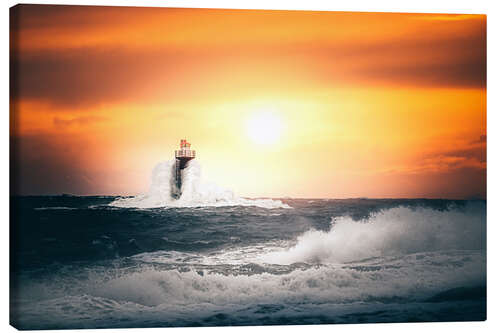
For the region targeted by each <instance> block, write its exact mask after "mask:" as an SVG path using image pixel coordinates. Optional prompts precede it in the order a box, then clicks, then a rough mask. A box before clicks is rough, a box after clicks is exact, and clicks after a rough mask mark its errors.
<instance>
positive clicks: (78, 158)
mask: <svg viewBox="0 0 500 333" xmlns="http://www.w3.org/2000/svg"><path fill="white" fill-rule="evenodd" d="M10 66H11V144H12V148H13V149H12V156H11V167H12V170H13V173H14V176H15V179H14V181H13V190H12V191H13V192H14V193H21V194H57V193H73V194H137V193H140V192H145V191H147V189H148V187H149V178H150V173H151V170H152V168H153V167H154V166H155V165H156V164H157V163H158V162H160V161H163V160H166V159H170V158H172V157H173V151H174V150H175V149H176V148H177V145H178V142H179V140H180V139H181V138H186V139H188V141H190V142H191V143H192V145H193V148H194V149H196V151H197V156H198V157H197V158H198V160H199V161H200V163H201V165H202V168H203V174H204V178H205V179H206V180H208V181H211V182H214V183H216V184H218V185H221V186H224V187H228V188H231V189H233V190H234V191H235V192H236V193H237V194H239V195H243V196H272V197H284V196H290V197H332V198H345V197H432V198H434V197H442V198H469V197H483V198H485V197H486V16H485V15H444V14H389V13H347V12H312V11H310V12H307V11H267V10H266V11H255V10H209V9H169V8H127V7H91V6H88V7H85V6H51V5H18V6H16V7H13V9H11V64H10ZM262 110H271V111H272V113H273V114H274V115H275V116H276V117H277V118H278V119H279V120H280V122H281V124H282V128H283V130H282V132H281V135H280V139H279V140H278V141H277V142H274V143H270V144H258V143H256V142H254V141H252V140H251V138H250V137H249V135H248V133H247V128H248V122H249V119H252V117H255V115H257V114H259V113H260V112H262Z"/></svg>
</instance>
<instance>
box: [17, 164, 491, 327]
mask: <svg viewBox="0 0 500 333" xmlns="http://www.w3.org/2000/svg"><path fill="white" fill-rule="evenodd" d="M193 162H195V161H192V162H190V165H189V166H188V168H187V169H185V170H184V171H183V176H182V177H183V186H182V191H181V194H180V196H176V195H175V193H173V191H175V188H173V186H174V185H173V184H174V182H173V180H172V174H173V173H172V167H173V165H174V163H173V162H172V161H167V162H162V163H160V164H158V166H157V167H156V168H155V169H154V171H153V174H152V178H151V186H150V189H149V191H148V192H147V193H145V194H142V195H139V196H75V195H57V196H12V197H11V198H10V212H11V221H10V322H11V324H12V325H13V326H14V327H16V328H18V329H22V330H33V329H82V328H126V327H172V326H173V327H178V326H228V325H231V326H232V325H234V326H239V325H287V324H294V325H297V324H335V323H389V322H427V321H481V320H485V319H486V201H485V200H445V199H365V198H354V199H315V198H302V199H294V198H260V199H259V198H258V199H255V198H242V197H238V196H237V195H235V194H234V193H233V192H232V191H230V190H226V189H223V188H220V187H218V186H216V185H213V184H206V183H203V182H202V180H201V166H200V164H199V163H197V162H196V163H193Z"/></svg>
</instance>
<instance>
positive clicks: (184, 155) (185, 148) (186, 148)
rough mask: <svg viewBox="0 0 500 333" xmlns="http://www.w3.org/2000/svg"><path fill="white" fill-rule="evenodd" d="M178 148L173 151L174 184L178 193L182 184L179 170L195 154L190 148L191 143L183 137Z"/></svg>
mask: <svg viewBox="0 0 500 333" xmlns="http://www.w3.org/2000/svg"><path fill="white" fill-rule="evenodd" d="M180 148H181V149H180V150H176V151H175V185H176V186H177V191H176V192H177V193H178V194H179V195H180V192H181V186H182V178H181V170H182V169H184V168H185V167H186V165H187V163H188V162H189V161H191V160H192V159H193V158H195V156H196V152H195V151H194V150H191V144H190V143H189V142H187V141H186V140H185V139H182V140H181V144H180Z"/></svg>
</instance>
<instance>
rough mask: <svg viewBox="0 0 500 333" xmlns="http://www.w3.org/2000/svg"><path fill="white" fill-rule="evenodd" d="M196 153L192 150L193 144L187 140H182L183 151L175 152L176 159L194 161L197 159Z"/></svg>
mask: <svg viewBox="0 0 500 333" xmlns="http://www.w3.org/2000/svg"><path fill="white" fill-rule="evenodd" d="M195 156H196V152H195V151H194V150H191V144H190V143H189V142H187V141H186V140H185V139H182V140H181V149H180V150H176V151H175V158H184V159H186V158H187V159H192V158H195Z"/></svg>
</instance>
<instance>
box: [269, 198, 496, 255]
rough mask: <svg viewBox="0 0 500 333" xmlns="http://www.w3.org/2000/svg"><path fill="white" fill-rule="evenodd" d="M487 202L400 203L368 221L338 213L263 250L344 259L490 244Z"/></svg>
mask: <svg viewBox="0 0 500 333" xmlns="http://www.w3.org/2000/svg"><path fill="white" fill-rule="evenodd" d="M485 214H486V210H485V208H484V204H483V203H477V204H468V206H467V207H465V208H462V209H451V210H445V211H439V210H434V209H430V208H416V209H411V208H407V207H397V208H391V209H387V210H383V211H380V212H378V213H375V214H372V215H371V216H370V217H369V218H367V219H366V220H364V221H354V220H353V219H352V218H351V217H347V216H346V217H340V218H335V219H332V227H331V229H330V230H329V231H327V232H324V231H319V230H315V229H312V230H309V231H307V232H306V233H304V234H303V235H301V236H299V237H298V239H297V241H296V243H295V244H294V245H293V246H291V247H290V248H288V249H285V250H282V251H276V252H273V253H268V254H265V255H263V257H262V259H263V260H264V261H266V262H269V263H275V264H290V263H294V262H309V263H311V262H312V263H342V262H349V261H356V260H362V259H365V258H371V257H378V256H384V255H402V254H408V253H417V252H426V251H437V250H454V249H459V250H462V249H463V250H476V249H478V250H483V249H485V247H486V216H485Z"/></svg>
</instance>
